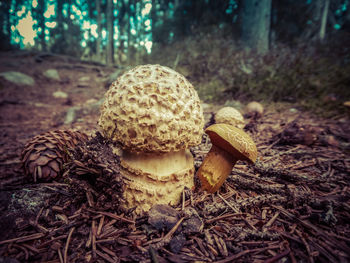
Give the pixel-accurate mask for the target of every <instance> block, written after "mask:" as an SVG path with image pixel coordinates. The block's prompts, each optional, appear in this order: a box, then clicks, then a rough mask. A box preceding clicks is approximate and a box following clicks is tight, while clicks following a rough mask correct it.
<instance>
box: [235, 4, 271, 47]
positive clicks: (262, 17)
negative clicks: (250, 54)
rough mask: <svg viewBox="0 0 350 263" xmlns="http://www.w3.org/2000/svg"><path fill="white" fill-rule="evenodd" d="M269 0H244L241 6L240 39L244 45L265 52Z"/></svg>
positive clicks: (267, 39) (269, 16)
mask: <svg viewBox="0 0 350 263" xmlns="http://www.w3.org/2000/svg"><path fill="white" fill-rule="evenodd" d="M270 19H271V0H245V1H243V8H242V40H243V43H244V45H245V46H246V47H248V48H251V49H254V50H256V51H257V52H258V53H259V54H265V53H266V52H267V51H268V50H269V33H270Z"/></svg>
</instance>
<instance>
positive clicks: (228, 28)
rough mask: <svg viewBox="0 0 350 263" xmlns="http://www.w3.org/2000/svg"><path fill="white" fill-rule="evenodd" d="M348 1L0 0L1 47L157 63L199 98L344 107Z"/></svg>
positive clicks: (349, 66) (349, 84) (124, 63)
mask: <svg viewBox="0 0 350 263" xmlns="http://www.w3.org/2000/svg"><path fill="white" fill-rule="evenodd" d="M349 7H350V1H349V0H245V1H244V0H237V1H236V0H91V1H88V0H34V1H26V0H2V1H1V2H0V28H1V31H0V34H1V44H0V48H1V50H3V51H12V50H18V49H25V50H29V51H31V52H47V53H55V54H62V55H66V56H72V57H77V58H79V59H82V60H86V61H92V62H94V63H99V64H106V65H107V66H113V67H116V68H119V69H123V70H125V68H127V67H131V66H134V65H137V64H144V63H153V64H154V63H159V64H162V65H166V66H169V67H171V68H173V69H175V70H177V71H179V72H181V73H182V74H184V75H185V76H186V77H187V78H188V79H189V80H190V81H191V82H192V83H193V84H194V85H195V87H196V88H197V90H198V92H199V95H200V97H201V98H202V100H204V101H207V102H217V101H220V102H228V101H233V100H241V101H248V100H258V101H264V102H267V103H268V102H271V101H284V102H289V103H298V104H299V105H301V106H304V107H306V108H309V109H313V110H316V111H320V112H321V111H322V112H323V111H324V110H325V109H327V110H332V109H335V108H336V109H337V110H341V111H342V110H343V111H345V110H346V109H345V106H343V103H344V102H345V101H346V100H350V11H349Z"/></svg>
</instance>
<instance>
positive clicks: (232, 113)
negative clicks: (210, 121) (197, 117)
mask: <svg viewBox="0 0 350 263" xmlns="http://www.w3.org/2000/svg"><path fill="white" fill-rule="evenodd" d="M215 123H226V124H230V125H233V126H235V127H238V128H241V129H242V128H243V127H244V125H245V124H244V118H243V116H242V114H241V113H240V112H239V111H238V110H237V109H235V108H233V107H224V108H221V109H220V110H219V111H218V112H217V113H216V114H215Z"/></svg>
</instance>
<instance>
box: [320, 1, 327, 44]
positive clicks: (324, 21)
mask: <svg viewBox="0 0 350 263" xmlns="http://www.w3.org/2000/svg"><path fill="white" fill-rule="evenodd" d="M328 9H329V0H326V1H325V3H324V6H323V12H322V18H321V26H320V34H319V37H320V41H323V40H324V38H325V36H326V27H327V17H328Z"/></svg>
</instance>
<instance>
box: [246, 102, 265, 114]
mask: <svg viewBox="0 0 350 263" xmlns="http://www.w3.org/2000/svg"><path fill="white" fill-rule="evenodd" d="M246 112H247V114H250V115H252V114H257V115H258V116H262V115H263V113H264V107H263V105H261V104H260V103H259V102H257V101H252V102H249V103H248V104H247V106H246Z"/></svg>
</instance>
